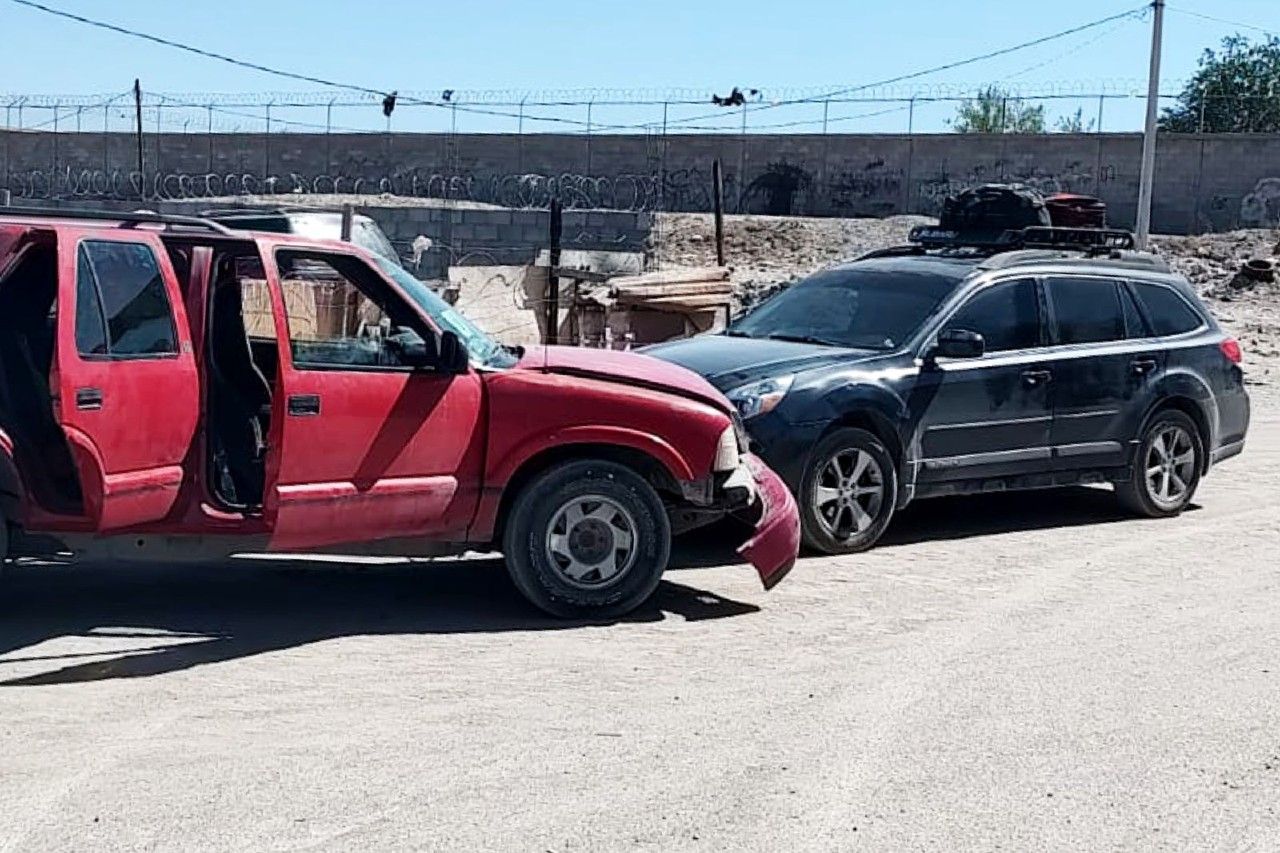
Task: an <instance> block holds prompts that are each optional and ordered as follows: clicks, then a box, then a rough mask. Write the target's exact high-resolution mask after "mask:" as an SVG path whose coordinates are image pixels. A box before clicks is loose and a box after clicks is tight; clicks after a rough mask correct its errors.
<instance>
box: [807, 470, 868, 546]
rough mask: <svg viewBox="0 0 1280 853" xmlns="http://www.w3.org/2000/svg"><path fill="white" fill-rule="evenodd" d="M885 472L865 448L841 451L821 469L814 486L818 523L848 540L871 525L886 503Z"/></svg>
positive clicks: (829, 531) (828, 531)
mask: <svg viewBox="0 0 1280 853" xmlns="http://www.w3.org/2000/svg"><path fill="white" fill-rule="evenodd" d="M884 492H885V489H884V471H882V470H881V469H880V463H878V462H876V460H875V457H873V456H872V455H871V454H870V453H868V452H867V451H865V450H861V449H859V448H856V447H848V448H845V449H844V450H840V451H837V452H836V453H835V454H833V455H832V456H831V458H829V459H828V460H827V461H826V463H825V464H824V465H823V466H822V468H821V469H820V470H819V472H818V477H817V480H816V481H815V482H814V486H813V509H814V514H815V515H816V516H817V518H818V523H819V524H821V525H822V527H823V529H824V530H826V532H827V533H828V534H830V535H831V536H832V537H834V538H836V539H838V540H848V539H852V538H853V537H855V536H858V535H860V534H862V533H864V532H866V531H867V530H869V529H870V528H871V526H872V525H874V524H875V521H876V519H877V518H878V517H879V515H880V510H881V508H882V507H883V506H884V499H885V494H884Z"/></svg>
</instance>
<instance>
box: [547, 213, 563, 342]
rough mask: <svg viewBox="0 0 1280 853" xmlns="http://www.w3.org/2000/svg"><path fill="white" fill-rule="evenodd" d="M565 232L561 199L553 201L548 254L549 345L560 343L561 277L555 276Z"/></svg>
mask: <svg viewBox="0 0 1280 853" xmlns="http://www.w3.org/2000/svg"><path fill="white" fill-rule="evenodd" d="M563 230H564V219H563V211H562V210H561V207H560V199H558V198H553V199H551V242H550V246H549V249H550V251H549V252H548V254H549V255H550V262H551V268H550V269H549V270H548V271H547V292H546V294H545V296H546V312H547V314H546V317H547V343H549V344H555V343H559V341H558V338H559V326H560V277H559V276H557V275H556V274H555V270H556V268H557V267H559V266H560V236H561V234H562V233H563Z"/></svg>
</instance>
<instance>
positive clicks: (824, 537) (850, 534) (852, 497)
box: [797, 427, 898, 554]
mask: <svg viewBox="0 0 1280 853" xmlns="http://www.w3.org/2000/svg"><path fill="white" fill-rule="evenodd" d="M838 458H839V459H840V460H844V461H849V460H856V461H855V462H854V470H849V469H848V466H845V468H844V470H845V472H846V473H847V474H848V475H849V478H853V477H854V475H855V474H857V475H858V476H857V478H856V480H853V481H852V483H851V485H850V480H849V479H848V478H845V479H841V480H833V477H835V473H834V471H833V470H832V469H831V467H830V466H831V465H832V464H833V461H834V460H837V459H838ZM862 459H865V460H866V465H865V467H864V468H862V469H857V468H856V466H857V464H859V462H860V460H862ZM841 464H843V462H842V463H841ZM876 482H878V485H879V488H880V494H879V499H878V500H872V498H873V497H874V495H873V494H872V493H869V492H865V493H862V492H860V490H866V489H868V488H870V486H871V485H873V484H874V483H876ZM832 489H834V491H835V492H836V493H838V495H837V497H835V498H834V499H831V500H828V501H827V502H826V503H823V501H824V500H825V499H829V498H831V495H832V491H831V490H832ZM819 490H823V491H822V492H821V493H820V491H819ZM897 497H898V471H897V466H896V465H895V464H894V460H893V456H892V455H891V454H890V453H889V451H888V450H887V449H886V448H885V446H884V444H883V442H881V441H880V439H878V438H876V437H875V436H874V435H872V434H871V433H869V432H867V431H866V430H863V429H856V428H854V427H843V428H841V429H837V430H835V431H834V432H832V433H830V434H829V435H827V436H826V437H825V438H823V439H822V440H821V441H819V442H818V443H817V445H815V446H814V448H813V452H812V453H810V455H809V462H808V464H807V465H806V466H805V471H804V476H803V477H802V478H801V480H800V494H799V495H798V496H797V498H798V503H799V504H800V530H801V533H802V535H803V538H804V544H805V545H806V546H808V547H809V548H812V549H813V550H815V551H821V552H823V553H825V554H853V553H857V552H859V551H865V550H867V549H868V548H870V547H871V546H872V545H874V544H876V542H877V540H879V539H880V536H881V535H882V534H883V533H884V531H885V528H887V527H888V526H889V521H890V520H891V519H892V518H893V512H894V508H895V506H896V504H897ZM864 498H865V499H866V500H864ZM855 505H856V509H855ZM858 513H860V514H858ZM846 518H847V520H848V522H849V523H848V524H843V522H844V521H845V520H846ZM846 528H847V529H846Z"/></svg>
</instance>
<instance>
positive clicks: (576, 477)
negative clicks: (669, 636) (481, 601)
mask: <svg viewBox="0 0 1280 853" xmlns="http://www.w3.org/2000/svg"><path fill="white" fill-rule="evenodd" d="M503 552H504V554H505V556H506V562H507V570H508V571H509V572H510V574H511V579H512V581H514V582H515V585H516V587H517V588H518V589H519V590H520V592H521V593H523V594H524V596H525V597H526V598H528V599H529V600H530V601H531V602H533V604H535V605H537V606H538V607H539V608H541V609H542V610H545V611H546V612H547V613H550V614H551V615H553V616H559V617H561V618H566V619H574V618H587V619H609V618H614V617H617V616H621V615H623V614H625V613H628V612H630V611H632V610H634V609H635V608H636V607H638V606H639V605H640V604H642V603H644V601H645V600H646V599H647V598H649V596H650V595H652V594H653V591H654V589H655V588H656V587H657V585H658V581H659V580H660V579H661V578H662V573H663V571H665V570H666V568H667V560H668V559H669V558H670V556H671V525H670V523H669V521H668V519H667V514H666V511H665V510H664V508H663V506H662V500H661V499H660V498H659V497H658V494H657V492H655V491H654V490H653V487H652V486H650V485H649V483H648V482H647V481H645V479H644V478H643V477H641V476H640V475H639V474H637V473H636V472H635V471H633V470H631V469H630V468H628V467H626V466H625V465H620V464H618V463H616V462H608V461H605V460H582V461H578V462H571V463H568V464H565V465H559V466H557V467H555V468H551V469H549V470H548V471H546V472H544V473H542V474H540V475H539V476H537V477H536V478H534V479H533V481H531V482H530V483H529V484H528V485H526V486H525V487H524V489H523V490H522V491H521V492H520V494H519V496H518V497H517V498H516V500H515V503H514V505H513V506H512V508H511V515H510V517H509V519H508V521H507V526H506V532H505V535H504V536H503Z"/></svg>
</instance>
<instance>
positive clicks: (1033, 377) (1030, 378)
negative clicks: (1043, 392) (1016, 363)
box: [1022, 370, 1053, 388]
mask: <svg viewBox="0 0 1280 853" xmlns="http://www.w3.org/2000/svg"><path fill="white" fill-rule="evenodd" d="M1052 378H1053V374H1052V373H1050V372H1049V371H1048V370H1024V371H1022V384H1023V385H1026V386H1027V387H1028V388H1035V387H1036V386H1037V385H1043V384H1044V383H1046V382H1048V381H1049V380H1050V379H1052Z"/></svg>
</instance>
